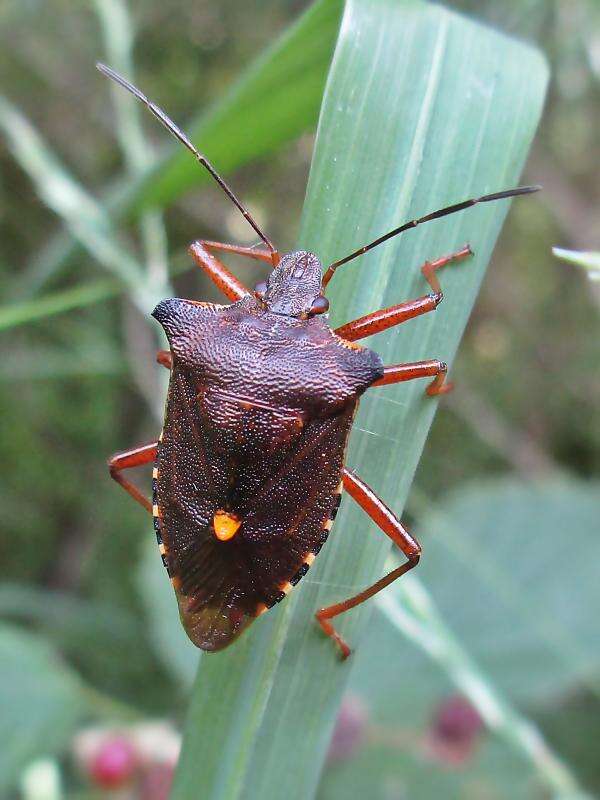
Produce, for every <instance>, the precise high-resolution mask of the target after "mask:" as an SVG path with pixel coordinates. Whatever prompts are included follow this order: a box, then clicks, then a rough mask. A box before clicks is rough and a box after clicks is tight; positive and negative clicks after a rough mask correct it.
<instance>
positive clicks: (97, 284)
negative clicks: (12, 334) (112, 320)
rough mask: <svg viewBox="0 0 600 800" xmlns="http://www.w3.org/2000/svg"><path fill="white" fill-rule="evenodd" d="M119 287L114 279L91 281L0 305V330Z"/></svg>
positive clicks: (77, 305)
mask: <svg viewBox="0 0 600 800" xmlns="http://www.w3.org/2000/svg"><path fill="white" fill-rule="evenodd" d="M120 288H121V286H120V284H118V283H117V282H116V281H93V282H92V281H91V282H90V283H87V284H83V285H81V286H75V287H73V288H71V289H64V290H63V291H59V292H52V293H51V294H47V295H45V296H44V297H36V298H35V299H34V300H25V301H23V302H22V303H13V304H12V305H6V306H0V331H3V330H6V329H7V328H16V327H17V326H18V325H26V324H28V323H30V322H36V321H37V320H40V319H45V318H46V317H52V316H54V315H55V314H63V313H64V312H65V311H71V310H72V309H74V308H83V307H85V306H88V305H92V304H93V303H98V302H100V301H101V300H106V299H107V298H109V297H112V296H113V295H115V294H117V292H118V291H119V290H120Z"/></svg>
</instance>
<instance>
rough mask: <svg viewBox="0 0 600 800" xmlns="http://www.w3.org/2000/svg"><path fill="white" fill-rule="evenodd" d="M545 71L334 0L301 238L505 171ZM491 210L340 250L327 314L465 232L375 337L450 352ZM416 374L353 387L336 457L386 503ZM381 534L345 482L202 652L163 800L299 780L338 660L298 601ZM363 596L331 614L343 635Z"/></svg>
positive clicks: (490, 36) (413, 433)
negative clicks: (419, 311) (281, 573)
mask: <svg viewBox="0 0 600 800" xmlns="http://www.w3.org/2000/svg"><path fill="white" fill-rule="evenodd" d="M523 75H527V80H526V81H525V80H523ZM546 81H547V74H546V68H545V65H544V63H543V61H542V59H541V58H540V56H539V55H538V54H537V53H536V52H534V51H532V50H531V49H529V48H528V47H526V46H524V45H522V44H520V43H517V42H514V41H512V40H510V39H507V38H505V37H503V36H501V35H499V34H496V33H494V32H493V31H490V30H487V29H486V28H483V27H481V26H478V25H476V24H474V23H472V22H469V21H468V20H466V19H463V18H462V17H459V16H457V15H455V14H452V13H449V12H447V11H445V10H444V9H442V8H439V7H436V6H429V5H423V4H421V3H416V2H415V3H412V2H406V3H401V2H397V0H374V2H369V3H367V2H361V0H350V1H349V2H348V3H347V5H346V11H345V15H344V18H343V21H342V26H341V30H340V38H339V40H338V44H337V47H336V51H335V55H334V59H333V63H332V68H331V71H330V74H329V79H328V83H327V88H326V92H325V98H324V101H323V107H322V110H321V118H320V122H319V128H318V135H317V143H316V150H315V155H314V159H313V165H312V170H311V176H310V182H309V187H308V194H307V199H306V204H305V209H304V217H303V223H302V230H301V235H300V245H301V246H302V247H305V248H308V249H312V250H314V251H315V252H317V254H318V255H319V256H320V257H321V259H322V261H323V262H324V263H325V264H327V263H328V262H329V261H331V260H333V259H334V258H339V257H341V256H343V255H345V254H347V253H348V252H350V251H351V250H352V249H354V248H356V247H358V246H360V245H362V244H364V243H366V242H368V241H369V240H370V239H373V238H375V237H376V236H378V235H380V234H382V233H384V232H386V231H387V230H389V229H391V228H392V227H394V226H396V225H398V224H399V223H400V222H402V221H404V220H407V219H411V218H413V217H415V216H418V215H420V214H423V213H426V212H429V211H432V210H434V209H436V208H439V207H440V206H442V205H444V204H447V203H450V202H453V201H458V200H461V199H463V198H465V197H469V196H471V195H479V194H481V193H483V192H486V191H493V190H497V189H501V188H506V187H508V186H511V185H514V184H515V183H516V182H517V181H518V178H519V174H520V172H521V169H522V166H523V162H524V160H525V156H526V153H527V150H528V147H529V144H530V142H531V139H532V137H533V133H534V131H535V127H536V125H537V122H538V119H539V115H540V111H541V105H542V100H543V96H544V91H545V85H546ZM522 202H535V201H531V200H529V201H527V200H525V201H522ZM507 210H508V206H507V204H506V203H500V204H494V205H492V204H490V205H487V206H481V207H478V208H476V209H473V210H472V211H470V212H469V213H464V214H462V215H459V216H455V217H451V218H448V219H445V220H442V221H439V222H436V223H432V224H431V225H428V226H424V227H423V228H421V229H419V230H417V231H415V232H412V233H410V234H408V235H406V236H405V237H403V238H401V239H400V240H395V241H392V242H390V243H388V244H387V245H385V246H382V247H380V248H379V249H376V250H374V251H373V252H372V253H370V254H369V255H368V256H366V257H363V258H362V259H360V260H357V261H356V262H354V263H352V264H348V265H347V266H345V267H342V268H341V269H340V270H339V272H338V274H337V275H336V277H335V279H334V281H333V282H332V285H331V292H330V296H331V299H332V301H333V302H332V306H333V313H332V320H333V322H334V323H339V322H342V321H344V320H347V319H349V318H352V317H353V316H356V315H358V314H361V313H366V312H367V311H369V310H372V309H375V308H379V307H382V306H385V305H390V304H392V303H394V302H399V301H401V300H402V299H407V298H411V297H416V296H418V295H421V294H423V293H424V292H425V291H427V287H426V285H425V284H424V283H423V280H422V278H421V276H420V273H419V270H418V265H419V264H420V263H422V262H423V261H425V260H426V259H427V258H434V257H437V256H440V255H442V254H444V253H448V252H451V251H453V250H455V249H456V248H457V247H458V246H460V245H462V244H463V243H464V242H465V241H467V240H469V241H470V242H471V244H472V245H473V248H474V250H475V253H476V256H475V258H474V259H473V260H472V261H471V262H469V263H468V264H465V263H463V264H461V265H460V266H456V267H451V268H449V269H447V270H446V274H445V275H444V276H443V278H442V282H443V284H444V289H445V291H446V300H445V302H444V304H443V306H442V308H441V309H440V310H439V311H438V312H437V313H436V314H435V315H433V314H431V315H428V316H426V317H422V318H420V319H419V320H416V321H413V322H411V323H408V324H407V325H406V326H403V328H402V329H397V330H395V331H391V332H388V333H387V334H384V335H381V336H379V337H377V339H376V341H374V342H373V345H374V346H376V348H377V350H378V352H379V353H381V355H382V357H383V359H384V362H386V363H395V362H396V363H397V362H399V361H412V360H416V359H420V358H430V357H439V358H442V359H444V360H447V361H451V360H452V357H453V356H454V353H455V351H456V348H457V346H458V342H459V340H460V336H461V334H462V332H463V329H464V326H465V324H466V321H467V318H468V315H469V311H470V308H471V306H472V304H473V301H474V299H475V296H476V293H477V288H478V285H479V283H480V281H481V278H482V275H483V271H484V268H485V265H486V264H487V261H488V260H489V257H490V255H491V251H492V248H493V245H494V242H495V240H496V237H497V235H498V232H499V230H500V226H501V224H502V220H503V219H504V216H505V214H506V212H507ZM423 388H424V387H423V384H422V383H419V385H410V384H408V385H405V386H397V387H394V388H391V387H388V388H385V389H377V390H372V391H371V392H369V393H368V395H367V397H366V398H365V399H364V401H363V403H362V406H361V412H360V414H359V416H358V418H357V421H356V425H355V427H354V431H353V436H352V440H351V447H350V452H349V457H348V463H349V465H350V466H351V467H356V468H357V469H358V471H359V472H360V474H361V476H363V477H364V478H365V479H366V480H367V481H368V482H369V483H370V484H371V485H372V486H373V487H374V488H375V489H376V490H377V491H378V492H379V493H380V494H381V496H382V497H383V498H384V500H386V502H388V503H389V504H390V505H391V506H392V508H393V509H394V510H395V511H396V512H398V513H400V512H401V510H402V505H403V503H404V501H405V498H406V494H407V492H408V488H409V486H410V482H411V480H412V476H413V473H414V470H415V467H416V464H417V461H418V459H419V455H420V453H421V449H422V447H423V443H424V440H425V436H426V434H427V430H428V428H429V425H430V423H431V419H432V417H433V413H434V411H435V403H433V402H432V401H431V400H429V399H427V398H425V397H424V396H423ZM388 551H389V543H388V542H387V541H386V540H385V537H384V536H383V534H381V532H378V531H377V530H376V528H375V526H374V525H372V524H370V523H369V522H368V521H367V519H366V518H365V516H364V515H363V514H362V513H361V512H360V511H359V510H358V509H357V508H356V507H354V506H353V505H352V503H351V501H349V500H348V498H346V499H345V500H344V502H343V504H342V509H341V512H340V514H339V516H338V521H337V522H336V527H335V530H334V533H333V534H332V536H331V537H330V541H329V542H328V544H327V546H326V547H325V548H324V549H323V552H322V553H321V554H320V555H319V558H318V559H317V562H316V563H315V565H314V567H313V568H312V569H311V572H310V574H309V575H308V576H307V577H306V578H305V579H304V580H303V581H302V582H301V584H300V585H299V587H298V589H297V590H296V591H295V592H294V593H292V595H291V596H290V598H288V599H287V600H286V601H285V602H283V603H281V604H280V606H279V607H278V608H277V609H275V610H274V611H271V612H270V613H269V614H267V615H265V616H264V617H262V618H261V619H260V620H259V621H258V622H257V623H255V625H254V626H253V629H251V630H250V631H249V632H248V633H247V634H245V635H244V637H243V638H242V639H241V640H240V641H239V643H236V644H235V645H234V646H233V647H232V648H231V649H229V650H227V651H225V652H223V653H219V654H215V655H209V656H207V657H205V658H203V659H202V660H201V662H200V669H199V672H198V678H197V681H196V685H195V689H194V696H193V699H192V704H191V709H190V712H189V718H188V722H187V729H186V735H185V741H184V747H183V752H182V757H181V760H180V766H179V770H178V773H177V776H176V779H175V786H174V790H173V793H172V797H173V798H174V800H184V799H185V800H187V798H196V797H198V795H199V794H201V795H202V796H203V797H206V798H210V799H211V800H214V799H215V798H258V797H272V796H274V794H276V793H277V792H280V791H284V792H285V796H286V797H289V798H307V797H312V796H313V795H314V792H315V788H316V785H317V781H318V776H319V771H320V767H321V764H322V762H323V758H324V755H325V752H326V749H327V743H328V740H329V736H330V733H331V728H332V725H333V721H334V718H335V714H336V710H337V707H338V705H339V702H340V697H341V694H342V691H343V689H344V686H345V684H346V682H347V680H348V677H349V674H350V670H351V667H352V659H349V660H348V661H347V662H345V663H340V662H339V660H338V658H337V656H336V653H335V649H334V647H333V644H332V642H331V641H328V640H327V639H326V638H325V637H324V636H323V635H322V634H321V633H320V631H319V630H318V629H317V626H316V625H315V623H314V617H313V614H314V611H315V610H316V609H317V608H319V607H321V606H323V605H326V604H328V603H332V602H336V601H339V600H340V599H342V598H344V597H346V596H348V595H349V594H352V593H353V592H355V591H357V590H358V589H359V588H362V587H364V586H366V585H368V584H369V583H371V582H372V581H373V580H375V579H376V578H377V577H379V576H380V575H381V574H382V570H383V566H384V561H385V557H386V554H387V552H388ZM371 609H372V606H371V607H370V606H369V604H367V605H364V606H362V607H360V608H358V609H356V610H354V611H352V612H351V613H349V614H347V615H345V616H344V617H343V618H341V619H340V620H339V628H340V631H341V632H342V634H343V635H344V636H346V637H347V638H348V639H349V640H350V641H351V642H352V644H354V645H355V646H356V647H360V646H361V639H362V634H363V633H364V632H365V628H366V625H367V623H368V619H369V613H370V611H371ZM378 657H379V654H373V658H374V660H375V659H377V658H378ZM199 764H202V770H201V771H199V770H198V765H199Z"/></svg>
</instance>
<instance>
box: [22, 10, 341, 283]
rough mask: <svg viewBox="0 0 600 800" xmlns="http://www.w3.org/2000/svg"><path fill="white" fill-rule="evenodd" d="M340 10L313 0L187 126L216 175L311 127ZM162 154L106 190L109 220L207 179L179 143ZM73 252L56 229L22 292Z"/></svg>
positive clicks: (165, 202)
mask: <svg viewBox="0 0 600 800" xmlns="http://www.w3.org/2000/svg"><path fill="white" fill-rule="evenodd" d="M341 10H342V1H341V0H317V2H315V3H314V5H313V6H311V7H310V8H309V9H308V11H307V12H306V13H305V14H303V15H302V16H301V17H300V19H299V20H298V21H297V22H296V23H295V24H294V25H292V26H291V27H290V28H289V29H288V30H286V31H285V32H284V33H283V34H282V36H281V37H279V38H278V39H277V40H276V41H275V42H274V43H273V44H272V46H271V47H269V49H268V50H267V51H266V52H265V53H263V54H261V55H260V56H259V57H258V58H257V60H256V61H255V62H254V63H253V64H252V65H251V66H250V67H249V69H248V70H247V72H245V73H244V75H243V76H242V78H241V79H240V81H239V82H237V83H236V84H234V85H233V86H232V87H231V89H230V90H229V91H228V92H226V93H225V95H224V97H223V99H222V100H220V101H219V102H218V103H217V104H215V106H213V107H212V108H210V109H208V110H206V111H203V112H202V113H201V114H200V115H199V116H198V117H196V118H195V119H193V120H192V121H191V122H190V123H186V124H185V126H184V127H185V128H186V130H187V132H188V133H189V135H190V136H191V138H192V140H193V141H194V143H195V144H197V145H198V147H199V148H200V149H201V150H202V151H203V152H205V153H206V155H207V156H208V157H209V158H210V159H211V160H212V161H213V162H214V164H215V166H216V167H217V169H218V170H219V171H220V172H221V174H223V175H225V176H226V175H229V174H230V173H231V172H233V171H234V170H235V169H237V168H239V167H241V166H243V165H244V164H247V163H248V162H250V161H253V160H255V159H258V158H261V157H265V156H266V155H268V154H270V153H272V152H273V151H275V150H276V149H278V148H280V147H282V146H283V145H285V144H287V143H288V142H290V141H293V140H294V139H296V138H297V137H298V136H300V134H302V133H303V132H304V131H307V130H311V129H312V128H313V127H314V125H315V123H316V120H317V116H318V113H319V107H320V103H321V97H322V94H323V87H324V84H325V78H326V76H327V68H328V66H329V62H330V60H331V54H332V52H333V47H334V44H335V37H336V34H337V29H338V26H339V20H340V15H341ZM127 99H128V101H129V103H130V104H131V100H130V99H129V98H127ZM164 153H165V155H164V156H161V157H160V158H159V160H158V163H156V164H155V165H154V166H153V167H152V168H150V169H149V170H148V171H147V174H146V175H145V176H144V177H143V178H142V179H140V180H138V181H133V182H132V181H130V180H121V181H120V182H119V183H118V185H115V186H114V187H113V188H112V190H111V191H110V192H109V193H108V194H107V196H106V198H105V199H106V205H107V207H108V208H109V209H110V212H111V214H112V216H113V218H115V219H117V218H122V217H125V216H131V215H132V214H138V213H141V212H142V211H143V210H144V209H145V208H147V207H148V206H161V207H164V206H167V205H168V204H169V203H172V202H173V201H174V200H176V199H177V198H178V197H180V196H181V195H182V194H183V193H184V192H186V191H187V190H189V189H191V188H192V187H194V186H196V185H199V184H202V183H204V182H207V181H209V180H210V178H209V177H208V175H207V173H206V172H205V170H203V169H200V167H199V166H198V165H197V164H195V163H194V160H193V158H191V156H190V154H189V153H188V152H187V151H185V150H184V148H182V147H181V145H177V144H175V143H170V142H169V144H168V145H165V151H164ZM76 252H77V247H76V242H75V241H74V240H73V237H72V236H71V235H69V234H68V233H65V232H64V231H63V232H61V233H60V234H58V235H57V236H56V237H54V239H53V240H52V241H51V242H50V243H49V245H48V246H47V247H46V248H45V249H44V251H43V252H42V254H41V256H38V257H36V259H35V261H34V262H32V264H31V265H30V267H29V270H28V272H27V275H26V278H25V279H23V280H22V281H20V285H19V287H18V288H19V291H20V293H22V294H29V293H31V292H35V291H39V289H40V288H41V287H42V286H43V285H44V284H45V283H46V282H47V281H48V280H49V278H50V277H51V276H53V275H55V274H56V273H57V272H59V271H60V270H61V269H62V268H63V266H64V265H65V264H66V263H68V261H69V260H70V259H72V258H73V256H74V254H75V253H76Z"/></svg>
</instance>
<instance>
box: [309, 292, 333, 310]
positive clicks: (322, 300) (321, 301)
mask: <svg viewBox="0 0 600 800" xmlns="http://www.w3.org/2000/svg"><path fill="white" fill-rule="evenodd" d="M327 311H329V300H328V299H327V298H326V297H323V295H322V294H320V295H319V296H318V297H315V299H314V300H313V304H312V306H311V307H310V314H325V313H326V312H327Z"/></svg>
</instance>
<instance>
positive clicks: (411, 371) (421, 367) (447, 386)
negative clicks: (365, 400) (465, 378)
mask: <svg viewBox="0 0 600 800" xmlns="http://www.w3.org/2000/svg"><path fill="white" fill-rule="evenodd" d="M447 374H448V365H447V364H446V362H445V361H439V360H438V359H431V360H429V361H414V362H413V363H411V364H395V365H394V366H391V367H384V368H383V377H381V378H379V380H377V381H375V383H372V384H371V386H389V385H390V384H392V383H402V382H403V381H412V380H415V378H433V380H432V381H431V383H430V384H429V385H428V387H427V389H425V394H427V395H429V397H435V396H436V395H438V394H447V393H448V392H451V391H452V389H453V386H454V384H452V383H450V382H447V383H446V376H447Z"/></svg>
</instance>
